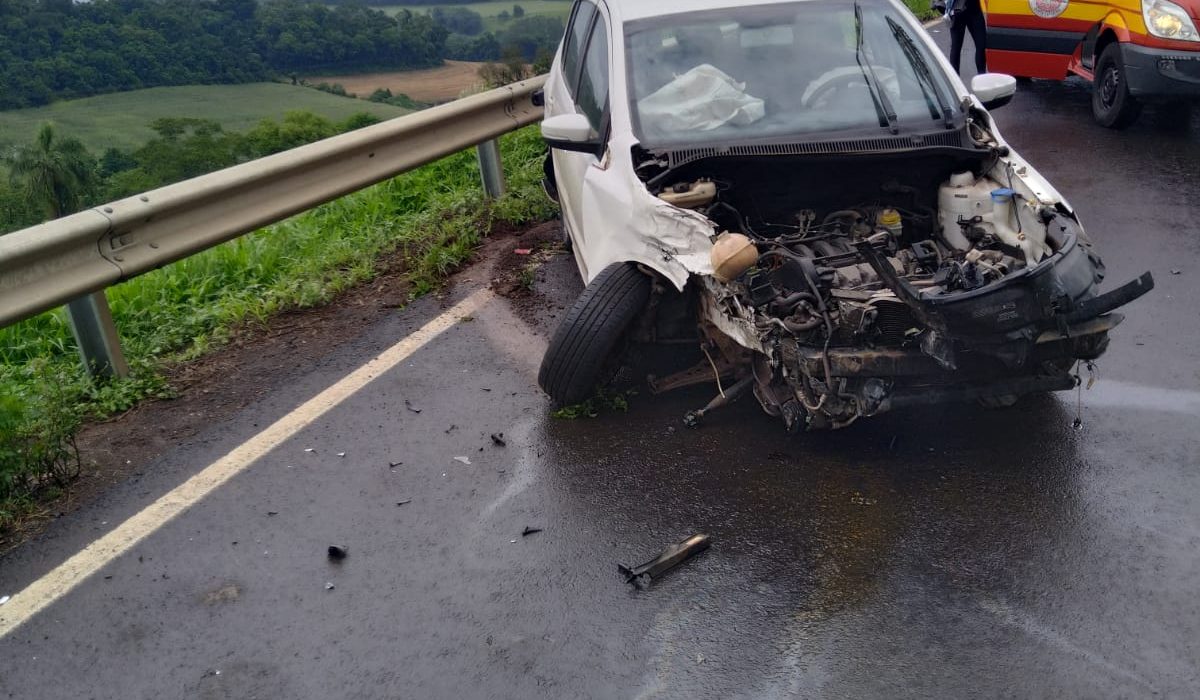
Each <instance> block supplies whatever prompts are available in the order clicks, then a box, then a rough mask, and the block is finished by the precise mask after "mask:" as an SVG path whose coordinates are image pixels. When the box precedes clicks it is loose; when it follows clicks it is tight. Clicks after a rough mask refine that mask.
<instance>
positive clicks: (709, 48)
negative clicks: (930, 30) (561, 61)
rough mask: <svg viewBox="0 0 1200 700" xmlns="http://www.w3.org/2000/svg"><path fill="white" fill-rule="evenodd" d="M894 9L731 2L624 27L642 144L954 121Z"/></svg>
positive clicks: (936, 69)
mask: <svg viewBox="0 0 1200 700" xmlns="http://www.w3.org/2000/svg"><path fill="white" fill-rule="evenodd" d="M918 31H920V30H918V29H914V27H913V24H912V23H911V22H910V21H909V19H908V18H907V17H906V16H904V15H903V14H902V11H901V10H899V9H896V8H894V7H892V5H890V4H888V3H886V2H881V1H879V0H860V1H859V2H856V3H850V2H844V1H841V2H824V1H820V0H810V1H808V2H798V3H789V4H778V5H759V6H744V7H731V8H727V9H723V10H717V11H712V12H696V13H686V14H681V15H670V16H667V17H658V18H654V19H651V20H645V21H642V22H636V23H632V24H630V25H628V29H627V32H626V36H625V41H626V57H627V63H628V66H629V83H630V92H631V94H630V101H631V103H632V104H631V111H632V114H633V125H634V130H635V132H636V133H637V135H638V138H639V139H640V140H641V141H642V143H643V145H646V146H650V147H659V146H670V145H689V146H694V145H701V144H710V143H730V142H743V141H756V140H779V139H780V138H782V137H787V136H804V135H812V134H816V133H821V132H842V131H861V130H868V131H871V132H872V133H874V132H875V131H876V130H879V131H884V133H887V131H889V130H890V131H892V132H897V131H899V130H900V129H907V130H928V129H930V128H936V127H939V126H941V125H942V124H943V123H945V124H946V125H949V124H951V123H952V121H951V120H952V117H953V115H954V110H955V109H956V108H955V106H954V105H955V103H956V102H957V100H956V99H955V98H954V93H953V91H951V89H950V86H949V83H948V82H947V79H946V76H945V74H944V73H943V71H942V69H941V67H940V65H939V64H938V63H937V62H936V61H935V60H934V59H933V57H932V56H930V55H929V53H928V51H927V50H926V48H925V46H924V44H922V43H921V42H919V41H918V37H917V35H916V32H918Z"/></svg>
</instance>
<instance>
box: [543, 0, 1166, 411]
mask: <svg viewBox="0 0 1200 700" xmlns="http://www.w3.org/2000/svg"><path fill="white" fill-rule="evenodd" d="M1015 90H1016V81H1015V79H1013V78H1012V77H1010V76H1007V75H997V74H985V75H980V76H977V77H975V78H974V79H973V80H972V81H971V90H970V91H968V90H967V88H966V87H965V86H964V85H963V84H962V83H961V82H960V81H959V79H958V77H957V76H956V75H955V74H954V73H953V71H952V70H951V69H950V66H949V64H948V63H947V61H946V60H945V59H944V58H943V57H942V55H941V53H940V52H939V51H938V50H937V48H936V46H935V45H934V44H933V42H932V41H931V39H930V38H929V36H928V35H927V34H926V33H925V31H924V30H923V29H922V28H921V26H920V24H919V23H918V22H917V21H916V19H915V18H914V17H913V15H912V14H911V13H910V12H909V11H908V10H907V9H906V8H905V7H904V6H903V5H901V4H900V3H898V2H896V1H895V0H857V2H855V1H853V0H851V1H844V0H843V1H833V0H801V1H799V2H797V1H796V0H774V1H773V0H755V1H752V2H733V1H732V0H655V1H654V2H647V1H646V0H578V1H577V2H576V3H575V6H574V9H573V10H572V13H571V19H570V22H569V23H568V26H567V31H566V35H565V37H564V39H563V43H562V45H561V47H560V49H559V52H558V55H557V57H556V58H555V61H554V65H553V68H552V70H551V73H550V78H549V81H548V82H547V84H546V87H545V94H544V99H545V106H546V119H545V121H544V122H543V124H542V134H543V136H544V137H545V139H546V141H547V142H548V144H549V146H550V149H551V156H550V158H549V160H548V162H547V180H548V189H549V190H550V191H551V193H552V194H553V195H554V196H556V197H557V199H558V200H559V202H560V203H561V207H562V214H563V225H564V228H565V230H566V232H567V234H568V236H569V239H570V242H571V244H572V249H573V251H574V255H575V260H576V262H577V264H578V266H579V270H580V272H581V273H582V275H583V278H584V281H585V282H586V283H587V288H586V289H585V291H584V292H583V294H582V295H581V296H580V298H579V299H578V301H577V302H576V303H575V305H574V306H573V307H572V309H571V310H570V311H569V312H568V314H567V315H566V317H565V319H564V320H563V321H562V324H561V326H560V327H559V328H558V330H557V331H556V333H555V335H554V337H553V339H552V341H551V343H550V347H549V349H548V351H547V353H546V356H545V359H544V361H543V364H542V368H541V372H540V374H539V382H540V384H541V386H542V388H543V389H544V390H545V391H546V392H547V393H548V394H549V395H550V396H551V397H552V398H553V399H554V400H555V401H556V402H558V403H560V404H570V403H575V402H578V401H581V400H583V399H586V398H587V397H588V396H590V395H591V394H592V392H594V391H595V390H596V389H597V388H602V387H603V386H604V385H605V384H606V383H607V382H608V381H610V380H611V379H612V378H613V377H614V376H615V374H616V373H617V370H618V369H619V368H620V367H621V366H622V365H626V364H628V363H629V362H630V361H631V358H632V357H634V356H636V355H639V354H641V355H645V354H646V351H647V350H648V349H653V348H655V347H658V348H664V347H665V348H668V349H669V350H668V352H667V353H666V354H667V355H669V356H674V357H677V358H683V357H688V356H690V358H691V359H692V360H696V364H695V366H693V367H691V368H681V369H682V371H680V372H679V373H677V374H674V375H672V376H667V377H662V378H657V379H653V380H652V381H651V387H652V388H653V389H655V390H656V391H663V390H668V389H672V388H676V387H680V386H686V385H689V384H697V383H701V382H710V383H715V385H716V386H715V388H716V390H717V391H718V395H717V397H716V398H715V399H714V400H713V402H712V403H711V404H709V406H707V407H706V408H705V409H702V410H699V411H695V412H692V413H691V414H689V417H688V419H689V422H693V423H694V422H695V421H697V420H698V419H699V418H701V417H702V416H703V415H704V413H705V412H707V411H708V410H712V409H713V408H715V407H717V406H720V405H722V404H724V403H726V402H728V401H730V400H733V399H735V398H737V397H738V396H741V395H743V394H744V393H746V392H747V391H748V390H752V391H753V393H754V395H755V397H756V398H757V399H758V401H759V402H760V403H761V404H762V406H763V408H764V409H765V410H766V411H767V412H768V413H770V414H771V415H775V416H779V417H781V418H782V419H783V421H784V423H785V424H786V426H787V428H788V429H789V430H796V429H800V428H838V427H843V426H846V425H849V424H850V423H852V422H854V421H855V420H857V419H859V418H861V417H866V416H871V415H875V414H878V413H881V412H883V411H886V410H888V409H895V408H899V407H904V406H910V405H914V404H922V403H929V402H934V401H946V400H974V401H979V402H982V403H985V404H988V405H1001V406H1003V405H1010V404H1011V403H1013V402H1014V401H1015V400H1016V399H1017V398H1019V397H1020V396H1022V395H1025V394H1030V393H1034V392H1044V391H1053V390H1061V389H1069V388H1073V387H1074V386H1075V383H1076V380H1075V377H1074V376H1073V375H1072V373H1071V368H1072V367H1073V366H1074V365H1075V364H1076V362H1077V361H1079V360H1087V361H1090V360H1093V359H1095V358H1097V357H1098V356H1099V355H1100V354H1101V353H1103V352H1104V350H1105V348H1106V347H1107V344H1108V331H1109V330H1110V329H1111V328H1113V327H1114V326H1115V325H1116V324H1117V323H1119V322H1120V321H1121V316H1120V315H1119V314H1115V313H1111V312H1112V311H1113V310H1114V309H1115V308H1117V307H1118V306H1121V305H1123V304H1125V303H1127V302H1129V301H1131V300H1133V299H1135V298H1137V297H1139V296H1141V295H1142V294H1145V293H1146V292H1147V291H1149V290H1150V289H1151V288H1152V286H1153V279H1152V278H1151V277H1150V276H1149V274H1148V273H1147V274H1146V275H1143V276H1142V277H1140V278H1139V279H1137V280H1135V281H1133V282H1131V283H1129V284H1126V285H1124V286H1122V287H1120V288H1118V289H1116V290H1114V291H1111V292H1108V293H1107V294H1103V295H1101V294H1099V292H1098V285H1099V284H1100V282H1101V280H1102V279H1103V276H1104V274H1103V273H1104V268H1103V265H1102V263H1101V262H1100V259H1099V257H1098V256H1097V255H1096V253H1095V251H1094V250H1093V248H1092V245H1091V243H1090V241H1089V240H1088V239H1087V237H1086V235H1085V234H1084V232H1083V230H1082V228H1081V227H1080V225H1079V222H1078V221H1077V219H1076V217H1075V215H1074V213H1073V211H1072V209H1071V207H1070V206H1069V205H1068V204H1067V202H1066V201H1064V200H1063V198H1062V197H1061V196H1060V195H1059V194H1058V192H1056V191H1055V190H1054V188H1053V187H1052V186H1051V185H1050V184H1049V183H1048V182H1046V181H1045V180H1044V179H1043V178H1042V177H1041V176H1040V175H1039V174H1038V173H1037V171H1036V170H1034V169H1033V167H1032V166H1030V165H1029V164H1028V163H1027V162H1026V161H1025V160H1023V159H1022V158H1021V157H1020V156H1018V155H1017V154H1016V153H1015V152H1014V151H1013V150H1012V149H1011V148H1009V146H1008V145H1007V144H1006V143H1005V142H1004V139H1003V138H1002V137H1001V136H1000V134H999V132H998V131H997V130H996V127H995V125H994V123H993V122H992V119H991V117H990V116H989V114H988V112H987V110H988V109H989V108H996V107H999V106H1001V105H1003V104H1005V103H1007V102H1008V101H1009V100H1011V99H1012V97H1013V94H1014V92H1015ZM662 354H663V353H661V352H660V353H659V355H662Z"/></svg>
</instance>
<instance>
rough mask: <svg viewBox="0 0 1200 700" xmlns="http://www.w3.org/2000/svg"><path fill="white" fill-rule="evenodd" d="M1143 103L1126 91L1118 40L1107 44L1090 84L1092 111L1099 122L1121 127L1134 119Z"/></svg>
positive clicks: (1112, 126)
mask: <svg viewBox="0 0 1200 700" xmlns="http://www.w3.org/2000/svg"><path fill="white" fill-rule="evenodd" d="M1141 113H1142V103H1141V102H1139V101H1138V99H1137V98H1136V97H1134V96H1133V95H1132V94H1130V92H1129V81H1128V80H1127V73H1126V72H1125V63H1124V62H1123V61H1122V60H1121V46H1120V44H1109V45H1108V47H1107V48H1105V49H1104V52H1103V53H1102V54H1100V61H1099V62H1098V63H1097V64H1096V84H1095V86H1094V87H1093V88H1092V115H1093V116H1095V117H1096V122H1097V123H1099V124H1100V126H1103V127H1107V128H1109V129H1124V128H1125V127H1127V126H1129V125H1130V124H1132V123H1134V122H1135V121H1137V118H1138V115H1139V114H1141Z"/></svg>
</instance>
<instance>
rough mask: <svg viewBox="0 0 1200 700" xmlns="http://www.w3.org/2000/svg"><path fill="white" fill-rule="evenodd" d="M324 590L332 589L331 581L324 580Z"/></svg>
mask: <svg viewBox="0 0 1200 700" xmlns="http://www.w3.org/2000/svg"><path fill="white" fill-rule="evenodd" d="M325 590H327V591H332V590H333V583H332V582H331V581H326V582H325Z"/></svg>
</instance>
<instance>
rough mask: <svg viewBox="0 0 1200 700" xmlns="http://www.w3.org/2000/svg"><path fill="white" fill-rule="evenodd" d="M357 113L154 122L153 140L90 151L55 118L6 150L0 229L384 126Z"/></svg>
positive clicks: (1, 161) (0, 158)
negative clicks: (232, 123) (237, 121)
mask: <svg viewBox="0 0 1200 700" xmlns="http://www.w3.org/2000/svg"><path fill="white" fill-rule="evenodd" d="M379 121H380V120H379V118H378V117H376V116H374V115H372V114H367V113H365V112H364V113H358V114H354V115H352V116H351V117H349V118H348V119H346V120H345V121H343V122H333V121H330V120H329V119H326V118H324V117H322V116H319V115H316V114H313V113H312V112H307V111H294V112H288V113H287V114H286V115H284V117H283V119H281V120H280V121H274V120H271V119H264V120H262V121H261V122H259V123H258V125H256V126H255V127H254V128H252V129H250V130H249V131H246V132H235V131H226V130H225V129H224V128H223V127H222V126H221V125H220V124H219V123H217V122H215V121H211V120H207V119H196V118H192V117H168V118H163V119H157V120H155V121H153V122H151V124H150V127H151V128H152V129H153V130H154V133H155V135H154V137H153V138H151V139H150V140H149V141H147V142H146V143H145V144H144V145H142V146H141V147H140V148H137V149H134V150H132V151H123V150H119V149H116V148H109V149H107V150H105V151H104V152H103V153H101V154H100V155H99V156H97V155H95V154H93V153H91V152H89V151H88V149H87V148H86V147H85V146H84V145H83V144H82V143H81V142H80V141H79V140H78V139H75V138H71V137H69V136H67V135H65V134H62V133H60V131H59V130H58V129H57V128H56V127H55V126H54V125H53V124H50V123H46V124H43V125H42V127H41V128H40V129H39V130H38V133H37V135H36V136H35V137H34V139H33V141H32V142H30V143H27V144H22V145H19V146H16V147H12V148H10V149H8V150H7V151H5V152H3V153H0V170H3V169H5V168H6V169H7V178H4V179H0V234H3V233H7V232H10V231H14V230H17V229H21V228H24V227H26V226H32V225H34V224H36V223H39V222H41V221H47V220H50V219H56V218H58V217H60V216H66V215H67V214H72V213H74V212H76V211H79V210H80V209H82V208H84V207H87V206H94V205H96V204H99V203H102V202H110V201H114V200H117V199H121V198H123V197H128V196H131V195H134V194H137V193H139V192H145V191H147V190H152V189H155V188H157V187H162V186H164V185H169V184H171V183H173V182H179V181H180V180H186V179H188V178H191V177H196V176H199V175H203V174H204V173H208V172H212V171H214V170H219V169H221V168H226V167H229V166H231V165H236V164H238V163H242V162H245V161H248V160H253V159H255V158H261V157H263V156H267V155H271V154H272V153H279V152H281V151H286V150H288V149H290V148H295V147H297V146H302V145H304V144H306V143H312V142H314V141H318V140H320V139H324V138H329V137H330V136H335V135H337V134H339V133H342V132H345V131H351V130H354V129H359V128H362V127H364V126H370V125H371V124H375V123H378V122H379Z"/></svg>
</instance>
